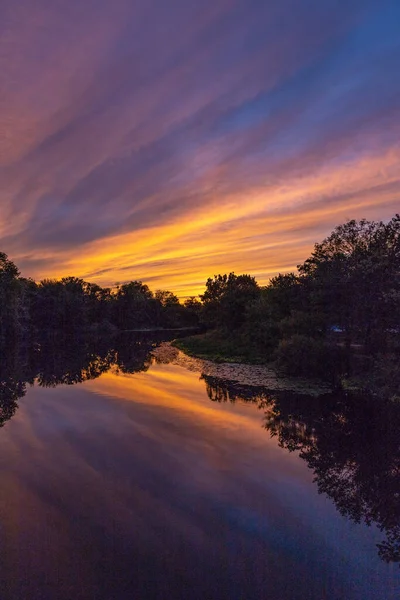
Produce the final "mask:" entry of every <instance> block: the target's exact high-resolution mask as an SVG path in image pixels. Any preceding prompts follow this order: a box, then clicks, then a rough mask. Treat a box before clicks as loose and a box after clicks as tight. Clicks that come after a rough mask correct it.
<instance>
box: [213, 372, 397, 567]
mask: <svg viewBox="0 0 400 600" xmlns="http://www.w3.org/2000/svg"><path fill="white" fill-rule="evenodd" d="M203 379H204V381H205V383H206V389H207V394H208V397H209V398H210V400H212V401H214V402H215V401H216V402H227V401H230V402H236V401H242V402H248V401H253V402H256V403H257V404H258V407H259V408H260V409H262V410H263V412H264V419H263V422H264V427H265V429H266V430H267V431H269V433H270V435H271V436H272V437H277V438H278V442H279V446H281V447H282V448H285V449H286V450H288V451H289V452H294V451H297V452H298V453H299V456H300V458H302V459H303V460H305V461H306V462H307V465H308V467H309V468H310V469H312V471H313V473H314V482H315V483H316V484H317V486H318V491H319V492H320V493H324V494H326V495H327V496H329V497H330V498H331V499H332V500H333V501H334V503H335V505H336V507H337V509H338V510H339V512H340V513H341V514H342V515H343V516H346V517H349V518H351V519H352V520H353V521H354V522H356V523H361V522H365V523H366V524H367V525H371V524H373V523H374V524H376V525H377V526H378V528H379V529H380V530H381V531H382V532H383V533H384V534H385V536H386V539H385V540H384V541H383V542H381V543H380V544H378V553H379V556H380V557H381V558H382V559H383V560H385V561H386V562H400V444H399V426H400V404H398V403H393V402H382V401H380V400H379V399H377V398H373V397H368V396H366V395H361V394H354V393H353V394H343V393H342V394H325V395H323V396H320V397H318V398H315V397H308V396H304V395H299V394H294V393H293V392H290V393H288V392H274V393H271V392H268V391H267V390H257V389H256V388H251V387H246V386H241V385H238V384H236V383H232V382H230V383H229V382H224V381H221V380H218V379H216V378H214V377H207V376H205V375H203Z"/></svg>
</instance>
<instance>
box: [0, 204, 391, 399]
mask: <svg viewBox="0 0 400 600" xmlns="http://www.w3.org/2000/svg"><path fill="white" fill-rule="evenodd" d="M196 326H201V327H203V328H204V329H205V330H207V331H206V333H204V334H202V335H200V336H196V337H193V338H191V339H188V340H187V341H185V342H183V344H184V346H185V348H187V349H189V350H192V351H193V352H195V353H197V354H204V355H206V356H211V357H216V358H218V357H220V358H239V359H240V360H249V361H253V362H254V361H255V362H263V363H266V362H274V364H275V365H276V366H277V367H278V368H280V369H282V370H283V371H286V372H288V373H291V374H294V375H316V376H319V377H324V378H331V379H333V380H337V379H338V377H339V378H340V377H341V376H343V375H346V376H350V375H357V374H358V373H361V374H363V376H364V374H365V373H367V372H368V374H369V375H368V377H369V385H370V386H372V387H373V386H376V387H377V388H378V389H379V390H380V391H382V389H384V388H385V387H387V388H388V389H387V390H386V391H387V393H388V394H392V395H397V396H398V390H399V388H400V370H399V368H398V367H397V365H398V355H399V345H400V343H399V338H400V335H399V332H400V216H399V215H395V216H394V217H393V218H392V219H391V220H390V221H388V222H386V223H384V222H382V221H378V222H376V221H366V220H361V221H355V220H352V221H348V222H347V223H345V224H343V225H339V226H338V227H336V228H335V229H334V230H333V232H332V233H331V235H329V236H328V237H327V238H326V239H325V240H323V241H322V242H321V243H317V244H316V245H315V247H314V250H313V252H312V254H311V256H310V257H309V258H308V259H307V260H306V261H305V262H304V263H303V264H301V265H299V266H298V268H297V272H295V273H288V274H280V275H278V276H276V277H274V278H273V279H271V281H270V283H269V284H268V285H267V286H260V285H259V284H258V283H257V281H256V279H255V278H254V277H252V276H251V275H247V274H242V275H236V274H235V273H229V274H223V275H221V274H219V275H214V277H210V278H209V279H208V280H207V282H206V286H205V291H204V293H203V294H202V295H200V296H199V297H198V298H196V297H191V298H189V299H187V300H185V301H184V302H183V303H181V302H180V301H179V299H178V298H177V296H176V295H174V294H173V293H172V292H170V291H163V290H158V291H156V292H155V293H153V292H152V291H151V290H150V289H149V287H148V286H147V285H146V284H144V283H142V282H141V281H131V282H129V283H124V284H123V285H120V286H118V287H117V288H116V289H114V290H113V289H111V288H103V287H100V286H99V285H97V284H95V283H89V282H86V281H84V280H82V279H80V278H77V277H65V278H62V279H60V280H56V279H45V280H43V281H40V282H35V281H33V280H32V279H25V278H23V277H21V276H20V273H19V271H18V268H17V267H16V265H15V264H14V263H13V262H12V261H11V260H10V259H9V258H8V257H7V255H6V254H2V253H0V346H1V345H2V346H3V347H4V345H5V346H7V345H9V344H10V342H11V341H12V340H23V341H24V343H30V342H31V341H32V340H35V339H36V337H37V336H40V335H42V334H43V332H59V331H62V332H64V333H65V332H67V333H71V334H74V335H77V334H81V333H82V332H87V331H89V332H95V333H110V332H113V331H118V330H132V329H140V328H184V327H196Z"/></svg>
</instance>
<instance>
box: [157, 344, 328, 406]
mask: <svg viewBox="0 0 400 600" xmlns="http://www.w3.org/2000/svg"><path fill="white" fill-rule="evenodd" d="M187 339H189V338H185V341H186V340H187ZM181 341H183V340H174V342H172V343H171V342H162V343H161V344H160V345H159V346H157V347H156V348H154V349H153V350H152V352H151V354H152V356H153V357H154V359H155V361H156V362H159V363H166V364H168V363H172V364H176V365H179V366H181V367H184V368H185V369H188V370H189V371H197V372H199V373H201V376H202V377H214V378H216V379H221V380H224V381H227V382H234V383H236V384H239V385H245V386H254V387H260V388H263V389H265V390H270V391H275V390H276V391H278V390H280V391H283V390H286V391H292V392H295V393H298V394H306V395H308V396H320V395H321V394H327V393H329V392H331V388H330V387H329V386H328V385H326V384H324V383H323V382H321V381H316V380H313V379H306V378H301V377H284V376H282V375H281V374H279V373H278V372H277V371H276V370H274V369H273V368H271V367H270V366H268V365H260V364H249V363H244V362H234V361H233V360H230V361H226V362H225V361H223V360H219V361H218V362H215V361H213V360H210V359H205V358H201V357H196V356H193V355H190V354H188V353H186V352H184V351H182V350H181V349H180V348H179V347H178V342H181Z"/></svg>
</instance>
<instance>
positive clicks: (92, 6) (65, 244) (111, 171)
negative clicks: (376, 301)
mask: <svg viewBox="0 0 400 600" xmlns="http://www.w3.org/2000/svg"><path fill="white" fill-rule="evenodd" d="M395 212H400V2H399V0H373V1H370V0H336V1H334V0H279V1H278V0H273V1H272V0H1V2H0V251H2V252H6V253H7V254H8V255H9V257H10V258H11V259H12V260H13V261H14V262H16V263H17V265H18V266H19V267H20V269H21V271H22V274H23V275H24V276H31V277H33V278H35V279H37V280H38V279H42V278H45V277H62V276H66V275H77V276H80V277H83V278H84V279H86V280H89V281H95V282H97V283H99V284H101V285H114V284H115V282H120V283H122V282H126V281H130V280H132V279H141V280H142V281H143V282H145V283H147V284H148V285H149V286H150V288H151V289H153V290H155V289H158V288H163V289H170V290H172V291H174V292H175V293H177V294H178V295H179V296H181V297H184V296H188V295H190V294H197V293H199V292H201V291H202V289H203V288H204V283H205V280H206V279H207V277H208V276H210V275H213V274H214V273H225V272H229V271H235V272H236V273H238V274H239V273H242V272H246V273H250V274H252V275H254V276H255V277H256V278H257V280H258V281H259V282H260V283H267V282H268V280H269V278H270V277H271V276H272V275H275V274H277V273H278V272H287V271H290V270H293V269H295V268H296V265H297V264H299V263H300V262H302V261H303V260H305V259H306V258H307V256H308V255H309V254H310V252H311V251H312V247H313V244H314V242H316V241H320V240H321V239H323V238H324V237H325V236H326V235H327V234H329V233H330V231H331V230H332V229H333V227H334V226H335V225H337V224H339V223H341V222H344V221H345V220H346V219H349V218H362V217H366V218H369V219H388V218H390V217H391V216H393V214H394V213H395Z"/></svg>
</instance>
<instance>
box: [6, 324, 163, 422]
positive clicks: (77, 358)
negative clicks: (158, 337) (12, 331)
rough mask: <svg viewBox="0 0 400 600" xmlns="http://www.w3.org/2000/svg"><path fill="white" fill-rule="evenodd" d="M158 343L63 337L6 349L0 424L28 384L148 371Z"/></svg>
mask: <svg viewBox="0 0 400 600" xmlns="http://www.w3.org/2000/svg"><path fill="white" fill-rule="evenodd" d="M154 344H155V342H154V341H153V340H149V339H147V338H146V337H140V336H135V337H134V338H133V337H132V336H130V337H129V338H127V337H126V336H125V337H122V338H116V339H115V341H114V343H113V345H112V346H111V348H110V344H109V341H107V342H104V341H103V342H102V341H101V340H100V341H99V340H85V339H76V338H64V337H61V339H60V338H58V339H56V340H54V339H51V340H45V341H44V342H43V343H41V344H36V345H35V346H34V347H33V348H29V349H25V351H24V352H21V351H20V352H17V351H16V350H15V349H14V348H7V351H4V349H3V351H2V352H1V356H2V360H0V427H2V426H3V425H4V424H5V423H6V421H8V420H9V419H11V417H13V416H14V414H15V412H16V410H17V408H18V400H19V399H20V398H22V397H23V396H25V394H26V389H27V385H34V384H36V385H38V386H39V387H56V386H57V385H61V384H65V385H74V384H77V383H82V382H84V381H87V380H89V379H96V378H97V377H100V375H102V373H105V372H106V371H108V370H109V369H111V368H113V369H114V370H115V372H122V373H136V372H138V371H147V369H148V368H149V366H150V364H151V356H150V350H151V349H152V347H153V346H154Z"/></svg>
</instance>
